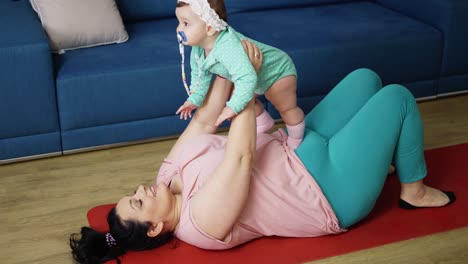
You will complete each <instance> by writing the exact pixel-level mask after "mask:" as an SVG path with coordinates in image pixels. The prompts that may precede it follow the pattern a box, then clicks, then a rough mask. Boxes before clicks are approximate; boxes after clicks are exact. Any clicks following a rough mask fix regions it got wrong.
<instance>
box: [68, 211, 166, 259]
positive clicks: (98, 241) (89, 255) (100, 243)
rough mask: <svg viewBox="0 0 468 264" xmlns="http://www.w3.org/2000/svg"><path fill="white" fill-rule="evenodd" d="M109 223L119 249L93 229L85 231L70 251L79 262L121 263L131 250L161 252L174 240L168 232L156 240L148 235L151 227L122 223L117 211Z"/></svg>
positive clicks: (72, 237) (74, 238)
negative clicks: (160, 248) (161, 247)
mask: <svg viewBox="0 0 468 264" xmlns="http://www.w3.org/2000/svg"><path fill="white" fill-rule="evenodd" d="M107 223H108V224H109V229H110V233H111V234H112V237H113V238H114V239H115V241H116V244H117V246H113V247H109V246H108V245H107V241H106V234H105V233H100V232H98V231H96V230H94V229H92V228H89V227H82V228H81V237H80V234H78V233H74V234H71V235H70V248H71V250H72V255H73V258H74V259H75V261H76V262H78V263H83V264H94V263H96V264H97V263H104V262H106V261H108V260H113V259H114V260H116V261H117V263H120V260H119V257H120V256H122V255H123V254H125V253H126V252H127V251H129V250H131V251H141V250H147V249H153V248H157V247H159V246H162V245H164V244H165V243H167V242H169V241H170V240H171V239H172V238H173V233H172V232H166V233H163V234H160V235H158V236H156V237H154V238H153V237H149V236H148V235H147V232H148V229H149V228H150V227H151V223H149V222H144V223H140V222H136V221H122V220H121V219H120V217H119V216H118V215H117V213H116V212H115V207H114V208H112V210H111V211H110V212H109V214H108V216H107Z"/></svg>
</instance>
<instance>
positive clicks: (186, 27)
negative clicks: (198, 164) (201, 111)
mask: <svg viewBox="0 0 468 264" xmlns="http://www.w3.org/2000/svg"><path fill="white" fill-rule="evenodd" d="M176 16H177V19H178V20H179V25H178V27H177V34H178V37H179V40H180V42H181V43H182V44H184V45H189V46H192V53H191V55H190V66H191V70H192V72H191V85H190V89H188V87H186V89H187V90H188V93H189V97H188V99H187V101H186V102H185V103H184V104H183V105H182V106H181V107H180V108H179V109H178V110H177V112H176V114H180V115H181V117H182V116H185V117H186V116H187V115H190V113H191V112H192V110H194V109H196V108H197V107H199V106H200V105H201V104H202V103H203V101H204V99H205V96H206V94H207V92H208V90H209V88H210V83H211V79H212V75H213V74H216V75H218V76H221V77H222V78H226V79H228V80H230V81H232V82H233V83H234V91H233V93H232V96H231V98H230V99H229V101H228V102H227V103H226V107H225V108H224V109H223V111H222V113H221V115H220V116H219V118H218V120H217V121H216V125H220V124H221V123H222V122H223V121H224V120H226V119H230V118H232V117H234V116H235V115H236V114H238V113H239V112H240V111H242V110H243V109H244V107H245V106H246V105H247V103H248V102H249V101H250V100H251V99H252V98H253V97H254V96H257V95H262V94H264V95H265V97H266V98H267V100H268V101H270V102H271V103H272V104H273V105H274V106H275V108H276V109H277V110H278V111H279V113H280V114H281V118H282V119H283V121H284V122H285V124H286V127H287V129H288V134H289V138H288V145H289V146H290V147H291V148H293V149H295V148H297V146H299V144H300V143H301V141H302V138H303V136H304V113H303V111H302V110H301V109H300V108H299V107H298V106H297V104H296V100H297V98H296V75H297V73H296V68H295V66H294V63H293V62H292V60H291V58H290V57H289V56H288V55H287V54H286V53H285V52H283V51H281V50H279V49H277V48H274V47H271V46H268V45H265V44H263V43H260V42H257V41H254V40H251V39H249V38H247V37H245V36H244V35H242V34H241V33H239V32H237V31H235V30H234V28H232V27H231V26H229V25H228V24H227V22H226V21H227V12H226V8H225V5H224V1H223V0H178V1H177V7H176ZM244 39H247V40H249V41H251V42H253V43H254V44H255V45H256V46H257V47H259V48H260V50H261V53H262V54H263V64H262V67H261V68H260V71H259V72H258V74H257V72H256V71H255V69H254V68H253V66H252V63H251V62H250V60H249V58H248V56H247V54H246V53H245V51H244V48H243V46H242V42H241V41H242V40H244ZM255 56H260V54H256V55H255ZM183 79H184V81H185V75H183ZM256 109H258V110H257V122H258V123H261V122H262V120H263V122H264V120H269V119H271V117H270V116H269V114H268V112H267V111H264V110H263V107H262V106H261V104H260V106H259V105H257V107H256Z"/></svg>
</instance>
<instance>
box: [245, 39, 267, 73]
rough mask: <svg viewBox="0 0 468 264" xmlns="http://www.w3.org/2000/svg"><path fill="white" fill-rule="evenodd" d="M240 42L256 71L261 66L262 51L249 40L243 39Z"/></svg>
mask: <svg viewBox="0 0 468 264" xmlns="http://www.w3.org/2000/svg"><path fill="white" fill-rule="evenodd" d="M241 43H242V46H244V50H245V53H246V54H247V56H248V57H249V59H250V62H252V65H253V67H254V69H255V71H256V72H257V73H258V72H259V71H260V69H261V68H262V62H263V54H262V51H261V50H260V49H259V48H258V47H257V46H255V44H253V43H252V42H250V41H249V40H246V39H243V40H241Z"/></svg>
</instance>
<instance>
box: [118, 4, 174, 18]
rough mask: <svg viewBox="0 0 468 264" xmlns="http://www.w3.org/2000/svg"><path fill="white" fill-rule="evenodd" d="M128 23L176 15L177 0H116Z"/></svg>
mask: <svg viewBox="0 0 468 264" xmlns="http://www.w3.org/2000/svg"><path fill="white" fill-rule="evenodd" d="M116 2H117V5H118V6H119V9H120V13H121V14H122V17H123V19H124V21H125V22H126V23H131V22H137V21H144V20H151V19H161V18H167V17H175V7H176V2H177V1H176V0H170V1H160V0H158V1H155V0H116Z"/></svg>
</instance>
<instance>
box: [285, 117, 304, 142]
mask: <svg viewBox="0 0 468 264" xmlns="http://www.w3.org/2000/svg"><path fill="white" fill-rule="evenodd" d="M286 128H287V129H288V141H287V142H288V146H289V147H290V148H292V149H296V148H297V147H299V145H300V144H301V142H302V139H303V138H304V129H305V123H304V120H303V121H302V122H300V123H299V124H297V125H294V126H290V125H286Z"/></svg>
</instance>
